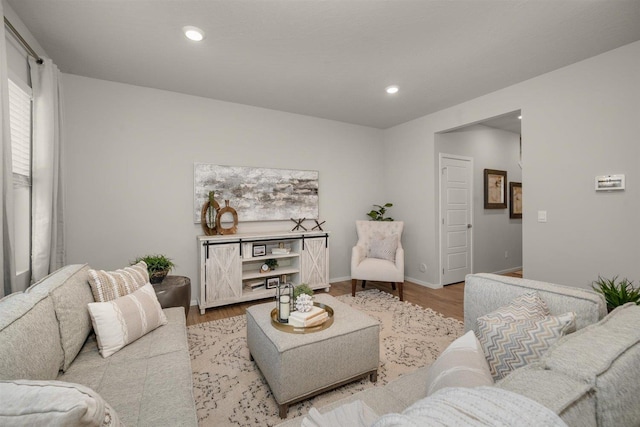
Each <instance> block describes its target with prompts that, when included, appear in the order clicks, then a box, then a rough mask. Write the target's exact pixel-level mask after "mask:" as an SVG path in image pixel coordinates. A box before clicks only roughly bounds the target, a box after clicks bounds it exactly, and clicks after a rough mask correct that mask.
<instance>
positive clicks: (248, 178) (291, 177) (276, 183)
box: [193, 163, 319, 223]
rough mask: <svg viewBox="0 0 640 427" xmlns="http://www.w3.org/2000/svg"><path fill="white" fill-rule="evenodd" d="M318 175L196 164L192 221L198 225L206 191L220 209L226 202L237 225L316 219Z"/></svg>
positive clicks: (303, 172)
mask: <svg viewBox="0 0 640 427" xmlns="http://www.w3.org/2000/svg"><path fill="white" fill-rule="evenodd" d="M318 175H319V173H318V171H305V170H295V169H271V168H262V167H248V166H221V165H214V164H209V163H195V164H194V166H193V187H194V194H193V221H194V222H195V223H199V222H200V216H201V210H202V205H203V204H204V203H206V202H207V201H208V195H209V191H213V192H214V196H215V198H216V200H217V201H218V202H219V204H220V205H221V206H223V205H224V202H223V200H229V204H230V206H232V207H233V208H234V209H235V210H236V212H237V213H238V221H240V222H248V221H279V220H287V221H288V220H290V219H291V218H306V219H318V218H319V216H318V215H319V212H318V205H319V198H318V187H319V181H318Z"/></svg>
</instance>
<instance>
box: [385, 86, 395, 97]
mask: <svg viewBox="0 0 640 427" xmlns="http://www.w3.org/2000/svg"><path fill="white" fill-rule="evenodd" d="M385 91H386V92H387V93H388V94H389V95H393V94H394V93H398V86H396V85H393V86H387V87H386V89H385Z"/></svg>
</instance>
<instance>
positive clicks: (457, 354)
mask: <svg viewBox="0 0 640 427" xmlns="http://www.w3.org/2000/svg"><path fill="white" fill-rule="evenodd" d="M490 385H493V379H492V378H491V373H490V372H489V365H488V364H487V359H486V358H485V357H484V352H483V351H482V347H481V346H480V343H479V342H478V339H477V338H476V336H475V334H474V333H473V331H469V332H467V333H466V334H464V335H463V336H461V337H460V338H458V339H457V340H455V341H454V342H452V343H451V344H450V345H449V347H447V348H446V349H445V350H444V351H443V352H442V353H441V354H440V356H438V359H437V360H436V361H435V362H433V365H431V367H430V368H429V372H427V396H429V395H431V394H433V393H435V392H436V391H438V390H440V389H442V388H445V387H479V386H490Z"/></svg>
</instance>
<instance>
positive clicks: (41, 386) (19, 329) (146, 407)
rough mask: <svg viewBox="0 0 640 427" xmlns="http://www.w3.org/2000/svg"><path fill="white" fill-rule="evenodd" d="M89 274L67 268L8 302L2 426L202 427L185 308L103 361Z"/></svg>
mask: <svg viewBox="0 0 640 427" xmlns="http://www.w3.org/2000/svg"><path fill="white" fill-rule="evenodd" d="M88 270H89V266H87V265H69V266H66V267H64V268H62V269H60V270H58V271H56V272H54V273H53V274H51V275H49V276H48V277H46V278H45V279H43V280H42V281H40V282H39V283H37V284H35V285H33V286H31V287H30V288H29V289H27V291H25V292H24V293H14V294H11V295H8V296H7V297H5V298H3V299H1V300H0V405H1V406H3V407H4V408H3V409H2V410H0V425H3V426H7V425H94V423H99V424H97V425H101V424H102V422H104V421H103V420H105V419H106V420H109V422H111V423H112V424H109V425H119V422H121V423H124V425H126V426H197V418H196V410H195V404H194V399H193V391H192V378H191V375H192V374H191V360H190V357H189V347H188V344H187V331H186V324H185V313H184V309H183V308H182V307H179V308H168V309H164V313H165V315H166V317H167V320H168V323H167V324H166V325H164V326H160V327H159V328H157V329H155V330H153V331H152V332H150V333H148V334H147V335H145V336H143V337H142V338H140V339H138V340H137V341H134V342H132V343H131V344H129V345H127V346H126V347H124V348H123V349H122V350H120V351H118V352H117V353H115V354H113V355H112V356H110V357H107V358H103V357H102V356H101V355H100V354H99V352H98V345H97V343H96V338H95V335H94V334H93V333H92V324H91V319H90V316H89V312H88V309H87V304H88V303H90V302H94V299H93V296H92V293H91V289H90V286H89V283H88V276H87V274H88V273H87V272H88ZM23 380H27V381H23ZM107 404H108V405H107ZM110 408H113V410H115V413H114V414H112V415H109V414H106V415H105V411H109V410H111V409H110ZM74 411H75V412H76V413H75V414H74ZM78 411H80V412H81V413H80V414H79V415H78V413H77V412H78ZM16 413H18V414H20V415H19V416H16V415H15V414H16ZM11 414H13V415H11ZM74 417H76V418H74ZM77 417H79V418H81V419H82V420H83V421H82V423H81V424H80V423H79V421H77ZM71 419H73V420H75V421H73V422H70V421H69V420H71ZM117 420H119V422H117ZM70 423H71V424H70Z"/></svg>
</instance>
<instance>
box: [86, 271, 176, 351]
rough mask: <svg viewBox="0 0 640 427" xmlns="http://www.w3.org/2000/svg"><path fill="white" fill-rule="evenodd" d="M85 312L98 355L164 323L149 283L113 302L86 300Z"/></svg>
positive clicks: (116, 348)
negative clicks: (94, 332) (89, 319)
mask: <svg viewBox="0 0 640 427" xmlns="http://www.w3.org/2000/svg"><path fill="white" fill-rule="evenodd" d="M89 314H90V315H91V323H93V329H94V330H95V331H96V339H97V340H98V348H99V350H100V354H101V355H102V357H109V356H111V355H112V354H113V353H115V352H116V351H118V350H120V349H121V348H123V347H124V346H126V345H127V344H129V343H132V342H134V341H135V340H137V339H138V338H141V337H143V336H144V335H146V334H148V333H149V332H151V331H153V330H154V329H156V328H157V327H159V326H162V325H165V324H166V323H167V317H166V316H165V314H164V312H163V311H162V307H160V303H159V302H158V298H157V297H156V293H155V291H154V290H153V286H152V285H151V284H150V283H147V284H146V285H144V286H143V287H141V288H140V289H138V290H137V291H135V292H133V293H131V294H128V295H125V296H123V297H120V298H117V299H115V300H113V301H108V302H93V303H90V304H89Z"/></svg>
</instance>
